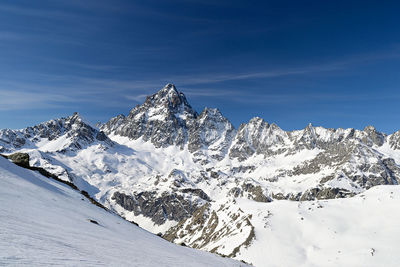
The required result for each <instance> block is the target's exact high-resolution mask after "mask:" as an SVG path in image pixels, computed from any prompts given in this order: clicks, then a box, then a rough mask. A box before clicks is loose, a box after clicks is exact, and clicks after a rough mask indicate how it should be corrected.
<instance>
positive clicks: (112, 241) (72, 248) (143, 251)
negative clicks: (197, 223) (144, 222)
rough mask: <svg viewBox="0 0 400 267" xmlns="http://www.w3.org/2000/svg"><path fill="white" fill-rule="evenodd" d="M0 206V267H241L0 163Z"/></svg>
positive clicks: (67, 190)
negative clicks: (154, 232) (149, 229)
mask: <svg viewBox="0 0 400 267" xmlns="http://www.w3.org/2000/svg"><path fill="white" fill-rule="evenodd" d="M0 203H1V205H0V266H4V265H5V266H52V265H57V266H244V264H243V263H240V262H235V261H233V260H230V259H226V258H221V257H218V256H216V255H213V254H210V253H206V252H203V251H197V250H194V249H190V248H185V247H180V246H177V245H174V244H172V243H169V242H167V241H165V240H163V239H161V238H159V237H157V236H155V235H153V234H150V233H149V232H147V231H145V230H142V229H140V228H138V227H136V226H135V225H133V224H131V223H129V222H127V221H125V220H123V219H121V218H120V217H118V216H116V215H114V214H112V213H109V212H106V211H104V210H102V209H100V208H98V207H96V206H94V205H93V204H91V203H89V202H88V201H87V200H86V199H83V197H82V195H80V194H79V193H78V192H77V191H73V190H72V189H70V188H68V187H66V186H65V185H63V184H60V183H58V182H55V181H52V180H49V179H47V178H44V177H42V176H41V175H39V174H37V173H35V172H32V171H28V170H25V169H22V168H20V167H18V166H16V165H14V164H12V163H10V162H8V161H7V160H6V159H4V158H2V157H0ZM89 220H94V221H96V222H98V225H97V224H94V223H91V222H90V221H89Z"/></svg>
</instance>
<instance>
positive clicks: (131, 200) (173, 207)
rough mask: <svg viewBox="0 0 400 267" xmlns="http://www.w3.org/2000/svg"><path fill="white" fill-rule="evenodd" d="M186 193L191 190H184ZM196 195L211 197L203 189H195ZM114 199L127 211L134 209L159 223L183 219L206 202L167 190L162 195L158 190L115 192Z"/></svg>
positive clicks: (136, 212) (136, 213) (137, 213)
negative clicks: (130, 193) (170, 192)
mask: <svg viewBox="0 0 400 267" xmlns="http://www.w3.org/2000/svg"><path fill="white" fill-rule="evenodd" d="M183 192H184V193H189V192H191V191H190V190H186V191H185V190H183ZM194 192H195V195H199V196H200V197H201V198H206V199H207V200H208V199H209V198H208V196H207V194H205V193H204V192H203V191H201V190H195V191H194ZM112 199H113V200H114V201H115V202H116V203H117V204H118V205H120V206H121V207H123V208H124V209H126V210H127V211H133V212H134V213H135V215H136V216H137V215H140V214H141V215H143V216H145V217H149V218H151V219H152V221H153V222H154V223H156V224H158V225H161V224H163V223H164V222H165V221H166V220H173V221H181V220H183V219H186V218H189V217H190V216H191V215H192V214H193V212H194V211H195V210H196V209H197V208H198V207H199V206H201V205H202V204H204V202H202V201H193V202H192V201H191V200H190V199H185V198H184V196H183V195H181V194H177V193H172V194H169V193H167V192H164V193H162V194H161V195H160V196H159V195H157V192H140V193H134V194H132V195H126V194H124V193H120V192H115V193H114V194H113V196H112Z"/></svg>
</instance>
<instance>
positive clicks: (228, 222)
mask: <svg viewBox="0 0 400 267" xmlns="http://www.w3.org/2000/svg"><path fill="white" fill-rule="evenodd" d="M399 149H400V131H399V132H396V133H394V134H391V135H387V134H384V133H380V132H378V131H377V130H376V129H375V128H374V127H372V126H368V127H366V128H365V129H364V130H356V129H340V128H339V129H326V128H323V127H314V126H313V125H311V124H309V125H307V126H306V127H305V128H304V129H301V130H295V131H284V130H282V129H281V128H279V126H277V125H276V124H274V123H271V124H270V123H268V122H266V121H264V120H263V119H261V118H258V117H256V118H253V119H251V120H250V121H249V122H248V123H245V124H242V125H240V127H239V129H235V128H234V126H233V125H232V124H231V123H230V122H229V120H228V119H227V118H225V117H224V116H223V115H222V114H221V112H220V111H219V110H217V109H211V108H205V109H204V110H203V111H202V112H201V113H200V114H198V113H197V112H196V111H195V110H194V109H193V108H192V107H191V106H190V104H189V102H188V101H187V99H186V97H185V96H184V94H183V93H182V92H178V91H177V89H176V88H175V86H174V85H172V84H168V85H166V86H165V87H164V88H163V89H161V90H160V91H158V92H157V93H156V94H154V95H151V96H149V97H147V98H146V100H145V102H144V103H143V104H142V105H138V106H136V107H135V108H133V109H132V110H131V111H130V113H129V114H128V115H127V116H124V115H118V116H116V117H114V118H112V119H110V120H109V121H108V122H106V123H104V124H101V125H99V129H98V128H96V127H94V126H90V124H89V123H87V122H85V120H83V119H82V118H81V117H80V116H79V114H74V115H73V116H71V117H68V118H62V119H58V120H52V121H49V122H46V123H42V124H40V125H38V126H34V127H29V128H27V129H23V130H8V129H7V130H0V151H2V153H5V154H11V153H14V152H17V151H18V152H25V153H28V154H29V156H30V164H31V165H33V166H40V167H43V168H45V169H46V170H48V171H49V172H51V173H54V174H55V175H58V176H59V177H60V178H61V179H64V180H68V181H71V182H73V183H74V184H75V185H77V186H78V187H79V188H80V189H81V190H85V191H87V192H89V194H90V195H92V196H93V197H95V198H96V199H97V200H98V201H99V202H101V203H102V204H104V205H105V206H107V207H109V208H111V209H112V210H114V211H116V212H118V213H119V214H120V215H121V216H123V217H125V218H126V219H128V220H131V221H135V222H137V223H138V224H139V225H140V226H141V227H143V228H145V229H147V230H149V231H151V232H153V233H161V234H163V236H164V237H165V238H166V239H168V240H170V241H173V242H177V243H180V242H184V243H185V244H186V245H189V246H192V247H196V248H201V249H204V250H207V251H212V252H215V253H219V254H222V255H226V256H230V257H233V258H236V259H243V260H245V261H247V262H251V263H257V265H258V266H262V261H261V260H260V259H258V258H256V256H255V254H252V253H253V252H251V253H250V252H249V251H257V249H258V248H255V247H256V246H257V247H258V246H261V245H260V243H259V242H258V241H257V240H259V238H263V237H262V236H265V235H264V234H265V232H268V231H271V229H269V228H268V227H260V225H261V224H260V223H259V220H261V221H263V220H264V219H263V218H266V219H265V221H266V222H267V221H270V220H271V218H275V217H274V216H275V214H276V213H277V210H274V211H271V212H272V214H273V215H268V214H266V213H265V210H269V207H277V208H276V209H278V207H280V205H283V206H285V205H288V206H290V207H291V205H293V207H297V205H300V206H299V207H303V205H318V203H320V202H321V201H323V200H329V202H328V203H343V204H337V205H339V206H340V205H347V204H346V203H347V202H346V201H350V202H349V203H353V202H352V201H353V200H354V199H358V198H359V196H360V194H363V193H364V192H365V191H366V190H368V189H370V188H372V187H374V186H378V185H397V184H398V182H399V181H400V165H399V164H400V150H399ZM396 188H397V187H396ZM382 194H384V193H382ZM352 196H356V197H354V198H351V199H349V200H347V199H342V200H337V201H336V200H334V199H337V198H349V197H352ZM303 201H310V202H306V203H307V204H303V203H305V202H303ZM241 203H246V204H243V205H242V204H241ZM251 203H252V204H251ZM278 203H289V204H278ZM312 203H314V204H312ZM324 203H325V202H324ZM354 203H357V202H356V201H355V200H354ZM252 205H254V207H259V208H260V210H264V211H263V212H261V211H260V213H256V212H254V209H253V208H251V207H252ZM332 205H333V204H332ZM271 209H272V208H271ZM274 209H275V208H274ZM290 209H291V208H290ZM299 212H300V211H299ZM382 215H383V214H382ZM260 216H261V217H260ZM271 216H272V217H271ZM288 216H289V215H288ZM310 216H311V215H310ZM312 216H314V215H312ZM276 218H278V217H276ZM287 241H288V240H287ZM298 241H299V240H298ZM288 242H289V241H288ZM296 242H297V241H296ZM299 242H300V241H299ZM300 247H301V246H300ZM300 247H299V248H300ZM301 248H302V249H303V247H301ZM260 249H261V248H260ZM261 250H262V249H261ZM272 250H274V249H272ZM321 253H322V252H321ZM263 254H265V255H268V251H265V252H264V253H263ZM305 257H308V256H307V255H306V256H305ZM265 262H267V261H265ZM305 262H307V263H310V262H308V261H306V260H305ZM333 262H335V261H333ZM283 265H285V264H283Z"/></svg>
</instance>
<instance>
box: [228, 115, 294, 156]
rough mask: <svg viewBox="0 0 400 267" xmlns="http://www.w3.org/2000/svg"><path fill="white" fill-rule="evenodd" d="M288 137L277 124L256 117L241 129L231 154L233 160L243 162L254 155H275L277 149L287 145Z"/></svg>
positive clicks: (241, 126)
mask: <svg viewBox="0 0 400 267" xmlns="http://www.w3.org/2000/svg"><path fill="white" fill-rule="evenodd" d="M287 140H288V135H287V133H286V132H285V131H283V130H282V129H281V128H279V127H278V126H277V125H276V124H274V123H273V124H269V123H268V122H266V121H264V120H263V119H261V118H259V117H255V118H253V119H251V120H250V121H249V123H247V124H242V125H240V127H239V130H238V132H237V135H236V137H235V139H234V142H233V144H232V147H231V149H230V152H229V156H230V157H231V158H237V159H238V160H240V161H243V160H245V159H247V158H249V157H250V156H252V155H253V154H263V155H266V156H267V155H271V154H275V153H276V150H275V148H278V146H282V145H285V143H286V142H287Z"/></svg>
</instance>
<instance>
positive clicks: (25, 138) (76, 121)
mask: <svg viewBox="0 0 400 267" xmlns="http://www.w3.org/2000/svg"><path fill="white" fill-rule="evenodd" d="M61 137H63V138H64V140H63V142H60V143H59V145H58V146H57V148H54V149H56V150H57V151H65V150H68V149H80V148H82V147H83V146H85V145H88V144H91V143H93V142H94V141H96V140H97V141H100V142H104V143H105V144H107V145H110V146H112V145H113V142H112V141H111V140H110V139H109V138H108V137H107V136H106V135H105V134H104V133H103V132H102V131H100V130H98V129H97V128H96V127H93V126H91V125H90V123H89V122H87V121H86V120H85V119H84V118H82V116H80V115H79V113H77V112H75V113H74V114H73V115H71V116H69V117H65V118H59V119H54V120H50V121H47V122H43V123H40V124H38V125H35V126H31V127H27V128H25V129H21V130H9V129H6V130H0V149H1V150H3V151H13V150H14V149H18V148H22V147H30V148H34V147H37V145H36V144H37V143H39V142H40V141H43V140H47V141H50V142H51V141H53V140H57V139H59V138H61ZM42 143H43V142H42ZM44 143H46V142H44ZM38 148H39V149H40V147H38Z"/></svg>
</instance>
